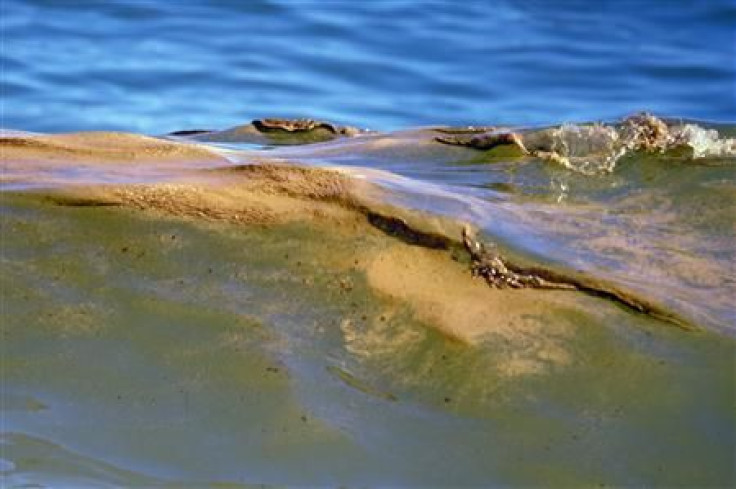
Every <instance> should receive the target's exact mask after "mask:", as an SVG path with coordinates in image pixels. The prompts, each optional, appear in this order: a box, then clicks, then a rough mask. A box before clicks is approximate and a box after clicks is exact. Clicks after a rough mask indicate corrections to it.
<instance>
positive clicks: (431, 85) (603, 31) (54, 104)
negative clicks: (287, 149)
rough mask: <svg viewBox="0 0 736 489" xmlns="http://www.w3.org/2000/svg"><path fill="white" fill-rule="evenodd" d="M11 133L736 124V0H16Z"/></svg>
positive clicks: (11, 26)
mask: <svg viewBox="0 0 736 489" xmlns="http://www.w3.org/2000/svg"><path fill="white" fill-rule="evenodd" d="M0 8H2V16H1V19H2V21H1V22H2V42H3V47H2V52H1V53H0V55H1V57H2V58H1V59H2V69H3V76H2V80H0V82H1V83H2V102H3V122H2V125H3V126H5V127H12V128H14V129H24V130H29V131H53V132H62V131H75V130H106V129H114V130H124V131H133V132H144V133H153V134H159V133H164V132H169V131H173V130H177V129H183V128H192V127H193V128H200V127H204V128H222V127H226V126H231V125H235V124H239V123H242V122H246V121H248V120H250V119H253V118H258V117H267V116H288V117H315V118H323V119H328V120H332V121H334V122H339V123H344V124H352V125H357V126H362V127H367V128H372V129H375V130H388V129H397V128H401V127H409V126H419V125H426V124H453V125H456V124H476V125H477V124H488V123H507V124H547V123H560V122H579V121H588V120H600V119H605V120H607V119H613V118H618V117H621V116H625V115H627V114H629V113H631V112H634V111H639V110H649V111H653V112H656V113H659V114H662V115H670V116H676V117H688V118H696V119H709V120H718V121H733V120H734V118H736V117H735V114H736V97H735V96H734V91H735V89H736V86H735V82H734V80H736V65H735V64H734V59H735V58H736V39H735V38H734V28H733V26H734V24H735V23H736V6H735V4H734V2H733V1H732V0H709V1H706V2H674V3H663V2H658V1H647V0H640V1H636V0H625V1H600V2H595V5H594V6H593V5H591V3H590V2H588V1H584V0H579V1H578V0H565V1H561V2H549V1H539V0H520V1H507V0H500V1H473V2H463V3H462V4H458V3H457V2H452V1H435V0H430V1H420V2H417V1H413V0H408V1H404V0H379V1H375V2H343V1H336V0H328V1H312V0H253V1H237V0H232V1H230V0H213V1H199V0H192V1H187V2H164V1H161V2H156V1H152V0H128V1H124V0H112V1H94V0H4V1H3V2H2V6H0Z"/></svg>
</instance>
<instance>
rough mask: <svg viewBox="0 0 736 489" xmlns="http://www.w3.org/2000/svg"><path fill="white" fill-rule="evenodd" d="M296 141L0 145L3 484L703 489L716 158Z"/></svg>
mask: <svg viewBox="0 0 736 489" xmlns="http://www.w3.org/2000/svg"><path fill="white" fill-rule="evenodd" d="M313 129H314V128H311V129H309V130H310V131H311V130H313ZM317 130H319V131H322V133H321V134H320V135H319V136H320V137H322V138H324V137H329V138H330V139H332V141H327V142H321V143H313V144H297V145H291V146H276V145H272V144H266V145H263V143H264V142H268V141H266V140H264V139H262V140H261V141H260V144H261V145H260V146H255V147H254V146H252V145H253V141H252V140H249V141H248V142H247V143H246V144H249V145H251V146H247V147H246V148H245V149H238V146H237V144H240V143H232V140H231V141H230V143H229V146H228V147H227V148H225V149H223V148H220V147H217V146H216V145H214V143H211V142H209V141H208V142H202V141H198V139H200V138H201V136H199V137H198V135H185V136H182V135H178V136H174V137H171V138H164V139H161V138H150V137H146V136H139V135H133V134H109V133H86V134H77V135H61V136H56V135H36V134H25V133H18V132H12V133H11V136H10V137H5V138H3V137H0V147H2V150H3V179H4V181H3V182H2V183H3V185H6V186H7V187H6V188H5V190H4V191H3V192H2V193H0V197H1V198H2V208H3V211H2V217H3V219H2V230H3V237H4V238H3V239H4V243H3V258H2V259H3V261H2V263H3V267H4V273H3V280H4V283H3V285H2V290H3V304H4V307H6V309H5V316H6V318H7V322H6V323H5V324H4V326H3V334H4V338H5V339H6V340H7V341H4V344H3V352H2V353H3V358H4V359H5V360H4V362H5V363H4V369H3V372H4V374H3V380H4V385H5V387H6V391H5V393H4V395H3V416H4V420H5V422H6V424H5V426H4V429H3V431H4V432H5V433H4V445H3V446H4V452H3V454H4V455H3V459H4V460H5V464H6V465H7V466H8V467H10V468H8V469H7V470H5V472H4V475H3V477H7V480H9V481H10V482H11V483H13V484H16V483H18V484H19V483H22V482H24V481H26V482H28V481H30V482H39V481H64V483H69V484H75V483H93V484H94V483H99V482H100V481H108V482H109V481H116V482H114V483H116V484H123V485H127V484H137V483H141V482H140V481H147V482H145V483H150V481H154V480H155V481H177V482H172V483H182V484H185V483H186V484H192V483H202V482H203V481H207V482H222V481H227V482H233V483H237V482H243V481H244V482H250V483H273V484H284V483H286V484H298V483H305V482H310V483H314V484H332V483H337V482H340V483H344V482H349V483H353V484H389V483H392V484H428V483H430V482H431V483H440V484H442V483H448V484H449V483H458V482H463V483H468V484H473V483H476V484H477V483H481V482H484V483H489V481H491V482H492V483H496V484H509V485H518V484H535V483H540V482H542V481H544V482H545V483H551V484H553V485H560V486H562V485H570V484H573V485H577V484H592V483H606V484H614V485H622V484H631V483H637V484H672V483H676V482H677V483H692V484H720V483H729V482H730V481H731V478H732V476H733V474H732V471H731V460H730V456H729V454H730V453H733V449H734V446H735V444H734V440H733V439H732V438H729V436H728V434H727V433H730V432H733V416H732V407H733V404H732V401H733V399H734V382H733V380H734V378H733V369H732V366H733V355H734V347H735V345H736V344H735V343H734V337H733V336H734V332H733V330H732V329H731V328H730V325H731V324H732V322H731V321H732V319H731V318H732V315H733V307H732V305H731V302H730V297H732V291H733V287H734V284H733V282H729V268H728V263H730V260H731V255H729V254H728V252H729V251H728V250H729V246H730V245H731V244H732V239H731V238H732V234H730V233H731V232H732V230H731V229H730V228H729V225H732V224H733V221H732V215H733V214H732V213H731V207H729V206H736V199H735V198H734V196H736V193H734V188H736V187H735V186H734V181H733V172H734V163H733V160H732V159H729V158H730V157H722V156H719V157H716V158H714V159H712V160H707V159H706V160H702V161H703V162H706V163H707V164H701V161H698V160H697V159H693V155H687V154H684V155H683V153H681V152H678V153H676V154H673V155H670V156H668V155H666V154H665V155H660V154H659V153H658V152H657V150H655V151H654V154H649V155H647V154H633V155H631V156H628V157H625V158H622V159H620V160H618V161H617V162H616V165H615V166H614V167H613V168H612V169H611V171H606V172H602V173H600V174H596V175H588V174H584V173H580V172H577V171H576V170H575V169H574V168H570V167H569V166H568V165H564V164H560V163H559V162H558V161H557V160H556V159H555V158H550V157H548V155H530V154H523V153H521V152H520V150H519V146H520V145H519V142H518V141H516V140H514V138H511V137H506V136H504V137H501V138H500V141H501V142H502V144H495V143H496V142H497V141H499V138H498V137H497V134H506V133H505V132H504V131H495V130H494V131H491V132H490V137H491V139H490V142H491V143H493V144H491V147H489V148H486V147H482V148H481V149H478V148H474V147H472V146H471V147H468V146H467V145H466V142H468V141H469V142H470V144H471V145H479V143H477V142H473V138H475V137H477V136H478V133H479V132H478V130H476V129H456V130H455V129H454V130H452V131H453V132H452V134H451V135H452V137H460V136H467V137H468V139H467V140H465V139H464V140H462V141H460V143H461V144H454V143H453V144H446V143H443V142H440V141H437V140H436V138H437V137H447V136H448V134H449V133H448V130H447V129H442V130H441V131H439V132H438V131H436V130H434V129H419V130H407V131H400V132H397V133H389V134H364V135H360V134H359V135H355V136H349V137H345V136H344V135H342V134H340V133H339V131H336V132H337V134H335V132H332V130H331V129H329V128H327V129H326V128H325V127H324V126H320V127H317ZM277 131H281V133H277V136H278V138H279V140H278V142H281V143H283V142H285V141H284V137H286V138H288V139H290V140H289V142H295V141H294V140H296V142H301V141H299V139H300V137H301V136H300V132H299V131H293V132H292V131H288V130H287V131H284V130H283V129H277ZM325 131H326V133H325ZM443 131H444V132H443ZM486 132H487V131H486ZM235 133H237V134H241V135H242V134H245V135H246V136H247V137H246V139H247V138H252V137H254V136H257V137H263V135H264V134H266V136H270V134H271V133H269V132H268V131H266V132H265V133H260V132H259V133H256V132H252V131H251V129H248V128H246V129H245V130H244V131H243V130H240V131H235ZM282 133H283V134H282ZM521 134H522V137H523V139H522V141H521V143H522V144H524V150H525V151H526V152H529V148H527V147H526V144H527V143H528V141H531V140H532V139H533V137H536V136H535V135H534V134H532V135H531V136H532V138H530V137H527V136H525V135H524V134H523V133H521ZM586 134H588V133H586ZM588 135H589V134H588ZM232 136H233V131H230V132H229V133H226V138H232ZM307 136H309V137H308V138H307V140H309V141H312V138H311V136H312V135H307ZM334 136H337V137H334ZM212 137H213V135H210V136H208V138H209V139H211V138H212ZM214 137H215V139H216V138H217V136H216V134H215V135H214ZM494 138H496V139H494ZM486 141H487V140H486ZM485 144H488V143H486V142H481V144H480V145H485ZM719 144H720V143H719ZM256 148H258V149H256ZM567 156H571V157H578V156H580V155H577V154H575V155H573V154H568V155H567ZM376 162H378V164H376ZM368 163H370V164H368ZM714 163H715V164H714ZM442 175H444V177H442ZM443 181H444V182H446V183H442V182H443ZM485 184H489V185H488V186H484V185H485ZM490 184H492V185H490ZM24 185H25V187H24ZM8 187H9V188H8ZM686 191H687V192H686ZM561 195H564V197H563V198H560V196H561ZM675 197H676V199H675ZM729 216H731V217H729ZM468 225H470V226H471V228H473V229H477V230H479V232H480V234H479V238H478V239H480V240H482V241H483V242H484V245H485V246H486V247H487V251H488V252H489V253H492V254H491V255H488V256H489V257H490V258H488V261H485V260H486V258H484V257H485V256H486V255H484V254H482V253H476V254H474V253H473V252H472V250H473V249H474V248H475V246H476V243H475V242H474V241H472V240H471V241H470V242H467V241H466V243H463V237H464V228H465V227H466V226H468ZM729 236H731V238H730V237H729ZM496 257H502V258H503V260H504V261H503V262H502V263H501V264H500V265H499V264H498V263H496V262H495V261H493V260H495V258H496ZM504 267H505V268H504ZM473 271H475V274H476V275H480V276H476V277H474V276H473ZM499 273H500V274H501V275H500V276H501V277H505V278H509V277H511V278H514V279H515V280H522V279H523V277H522V278H520V276H521V275H525V274H526V275H525V276H531V277H532V278H531V279H528V280H531V281H532V282H530V283H533V277H534V276H535V275H534V274H536V277H544V278H545V279H549V278H550V277H555V276H560V275H561V276H563V277H567V278H566V280H577V281H580V280H588V283H593V282H595V283H598V284H602V285H601V287H607V288H608V289H612V288H614V287H615V288H616V289H617V290H624V291H627V292H626V293H627V294H629V295H630V296H631V297H634V298H636V301H638V302H637V303H639V304H643V303H647V304H648V303H652V304H657V307H661V308H662V311H666V312H667V314H674V315H678V316H680V315H681V316H683V317H684V318H686V319H685V321H686V323H687V324H688V325H692V326H694V327H695V330H694V331H690V330H684V329H681V328H673V327H671V324H669V323H668V322H667V321H662V320H661V318H656V317H654V316H653V315H651V314H647V313H646V311H644V312H645V313H644V314H641V313H640V312H636V311H634V310H632V307H623V306H622V304H621V303H620V302H618V303H617V301H612V300H609V299H610V298H609V299H606V298H600V297H596V296H594V295H590V294H586V293H581V292H580V291H575V290H547V289H544V288H535V287H533V286H530V287H525V288H521V289H516V288H513V287H500V286H499V285H498V284H496V285H494V284H495V282H494V280H495V279H494V280H491V279H490V277H491V276H492V277H498V276H499V275H498V274H499ZM504 274H506V275H504ZM513 274H516V275H513ZM530 274H531V275H530ZM554 274H557V275H554ZM570 277H574V278H570ZM523 280H527V279H523ZM642 301H643V302H642ZM704 375H705V376H706V377H707V379H708V382H703V376H704ZM82 420H85V422H88V423H89V426H93V427H94V428H95V429H93V430H90V429H88V428H85V427H84V426H83V425H82V424H80V423H82ZM704 427H705V428H704ZM157 433H158V434H157ZM642 436H645V437H646V438H647V443H646V444H647V447H648V452H647V453H642V452H641V451H639V450H638V448H640V447H641V446H642V444H641V437H642ZM207 440H211V441H212V443H213V444H209V443H208V442H207ZM249 440H250V441H249ZM437 440H442V445H441V446H439V445H437ZM183 446H186V447H188V448H187V450H182V448H181V447H183ZM103 447H104V448H103ZM448 451H449V452H452V453H454V454H455V455H454V456H452V457H450V458H448V457H447V453H448ZM40 453H44V454H47V455H39V454H40ZM213 453H215V454H217V456H216V457H213V456H212V454H213ZM54 454H56V455H54ZM54 456H57V457H58V458H59V459H60V460H62V462H61V466H60V467H59V466H51V465H47V464H46V461H48V460H50V459H51V458H52V457H54ZM34 457H35V458H36V459H38V458H39V457H40V460H42V462H43V463H42V464H41V465H40V466H35V467H34V466H33V464H32V463H31V461H32V459H33V458H34ZM244 461H245V462H244ZM244 464H245V465H244ZM416 467H423V469H422V473H421V474H420V473H417V472H416V471H415V470H414V468H416ZM379 468H380V470H379ZM379 474H383V476H379Z"/></svg>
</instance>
